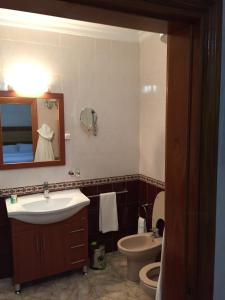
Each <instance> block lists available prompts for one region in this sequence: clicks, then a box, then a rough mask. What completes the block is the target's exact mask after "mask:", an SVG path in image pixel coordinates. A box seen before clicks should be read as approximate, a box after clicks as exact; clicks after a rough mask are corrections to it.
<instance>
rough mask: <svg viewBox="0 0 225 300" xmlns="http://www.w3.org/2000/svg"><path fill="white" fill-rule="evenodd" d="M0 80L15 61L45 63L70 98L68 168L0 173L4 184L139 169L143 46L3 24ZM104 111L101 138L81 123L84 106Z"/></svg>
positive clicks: (100, 119)
mask: <svg viewBox="0 0 225 300" xmlns="http://www.w3.org/2000/svg"><path fill="white" fill-rule="evenodd" d="M0 29H1V30H0V81H1V80H2V76H3V75H2V74H3V72H4V70H5V69H6V68H7V67H8V65H9V63H12V62H16V61H17V60H19V59H20V58H23V59H28V58H34V59H36V60H38V61H41V62H42V63H43V64H44V65H45V66H46V67H47V68H48V69H49V70H50V71H51V72H52V74H53V79H54V80H53V84H52V86H51V90H52V92H62V93H64V97H65V128H66V131H67V132H70V133H71V136H72V140H71V141H68V142H66V166H59V167H47V168H32V169H20V170H7V171H6V170H4V171H0V188H5V187H16V186H25V185H32V184H41V183H43V182H44V181H46V180H48V181H49V182H59V181H68V180H73V179H74V178H71V177H70V176H69V175H68V174H67V173H68V170H70V169H80V171H81V177H80V179H88V178H99V177H105V176H117V175H125V174H134V173H138V160H139V147H138V135H139V134H138V130H139V46H138V43H135V42H123V41H113V40H104V39H94V38H88V37H81V36H72V35H66V34H60V33H53V32H52V33H48V32H42V31H35V30H28V29H16V28H10V27H1V28H0ZM86 106H87V107H92V108H93V109H94V110H95V111H96V112H97V114H98V127H99V132H98V136H97V137H94V136H87V134H86V133H84V132H83V130H82V128H81V127H80V123H79V114H80V111H81V109H82V108H84V107H86Z"/></svg>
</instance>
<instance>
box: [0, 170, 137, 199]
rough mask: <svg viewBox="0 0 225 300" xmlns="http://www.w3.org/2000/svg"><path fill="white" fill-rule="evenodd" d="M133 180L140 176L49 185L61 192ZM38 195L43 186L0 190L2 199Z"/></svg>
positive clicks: (52, 189)
mask: <svg viewBox="0 0 225 300" xmlns="http://www.w3.org/2000/svg"><path fill="white" fill-rule="evenodd" d="M133 180H139V175H138V174H135V175H125V176H115V177H106V178H98V179H87V180H79V181H67V182H58V183H49V190H50V191H61V190H69V189H76V188H82V187H85V186H94V185H101V184H108V183H116V182H124V181H126V182H127V181H133ZM38 193H43V185H34V186H26V187H16V188H6V189H1V190H0V196H1V197H8V196H9V195H12V194H16V195H19V196H22V195H29V194H38Z"/></svg>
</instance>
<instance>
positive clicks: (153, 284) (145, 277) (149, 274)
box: [139, 262, 161, 299]
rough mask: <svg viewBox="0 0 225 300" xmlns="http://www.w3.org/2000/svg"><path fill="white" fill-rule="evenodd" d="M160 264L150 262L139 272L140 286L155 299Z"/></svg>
mask: <svg viewBox="0 0 225 300" xmlns="http://www.w3.org/2000/svg"><path fill="white" fill-rule="evenodd" d="M160 266H161V263H160V262H156V263H152V264H148V265H146V266H145V267H143V268H142V269H141V270H140V272H139V278H140V286H141V287H142V289H143V290H144V291H145V293H146V294H147V295H149V296H150V297H151V298H153V299H155V295H156V289H157V284H158V279H159V273H160Z"/></svg>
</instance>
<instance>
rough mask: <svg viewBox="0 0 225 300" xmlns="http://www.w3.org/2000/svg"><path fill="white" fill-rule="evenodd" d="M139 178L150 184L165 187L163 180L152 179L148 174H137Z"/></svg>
mask: <svg viewBox="0 0 225 300" xmlns="http://www.w3.org/2000/svg"><path fill="white" fill-rule="evenodd" d="M139 180H141V181H143V182H146V183H150V184H152V185H155V186H157V187H159V188H162V189H165V182H163V181H160V180H156V179H153V178H151V177H148V176H145V175H142V174H140V175H139Z"/></svg>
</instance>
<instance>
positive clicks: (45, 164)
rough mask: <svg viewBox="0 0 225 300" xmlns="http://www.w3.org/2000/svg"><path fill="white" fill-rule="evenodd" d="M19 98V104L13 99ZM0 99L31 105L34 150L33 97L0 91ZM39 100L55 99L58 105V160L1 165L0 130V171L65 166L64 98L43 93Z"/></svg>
mask: <svg viewBox="0 0 225 300" xmlns="http://www.w3.org/2000/svg"><path fill="white" fill-rule="evenodd" d="M18 97H21V102H18V100H16V99H14V98H18ZM0 98H8V99H7V101H6V102H7V103H27V104H31V112H32V141H33V145H34V147H35V148H36V145H37V140H38V135H37V129H38V128H37V121H35V119H37V118H34V116H37V105H36V103H35V101H34V100H35V99H36V98H35V97H23V96H19V95H17V94H16V93H15V92H14V91H0ZM40 98H43V99H56V100H58V103H59V142H60V143H59V149H60V159H59V160H54V161H40V162H21V163H20V162H19V163H10V164H4V163H3V153H2V152H3V151H2V140H3V138H2V130H0V170H8V169H20V168H37V167H49V166H58V165H65V138H64V133H65V129H64V101H63V100H64V97H63V94H60V93H45V94H43V95H42V96H40Z"/></svg>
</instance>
